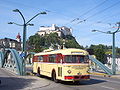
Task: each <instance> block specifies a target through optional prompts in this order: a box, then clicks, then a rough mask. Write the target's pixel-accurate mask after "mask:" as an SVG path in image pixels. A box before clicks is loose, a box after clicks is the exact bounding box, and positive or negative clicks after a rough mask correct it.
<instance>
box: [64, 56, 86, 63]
mask: <svg viewBox="0 0 120 90" xmlns="http://www.w3.org/2000/svg"><path fill="white" fill-rule="evenodd" d="M86 60H87V58H86V56H80V55H67V56H65V58H64V61H65V63H86Z"/></svg>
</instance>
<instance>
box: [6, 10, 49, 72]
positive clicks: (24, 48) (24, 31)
mask: <svg viewBox="0 0 120 90" xmlns="http://www.w3.org/2000/svg"><path fill="white" fill-rule="evenodd" d="M13 12H18V13H19V14H20V16H21V17H22V19H23V24H17V23H14V22H9V23H8V24H15V25H18V26H23V46H22V53H23V54H24V58H23V59H24V60H23V73H24V72H25V57H26V29H27V26H28V25H29V26H33V25H34V24H30V21H32V20H33V19H34V18H35V17H37V16H38V15H40V14H47V13H46V12H40V13H38V14H36V15H35V16H33V17H32V18H31V19H29V20H28V21H26V19H25V18H24V16H23V14H22V12H21V11H20V10H19V9H15V10H13Z"/></svg>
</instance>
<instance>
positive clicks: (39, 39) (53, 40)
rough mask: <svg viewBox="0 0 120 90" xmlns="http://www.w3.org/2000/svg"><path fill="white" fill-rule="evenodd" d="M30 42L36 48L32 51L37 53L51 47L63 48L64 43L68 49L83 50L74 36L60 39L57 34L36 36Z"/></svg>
mask: <svg viewBox="0 0 120 90" xmlns="http://www.w3.org/2000/svg"><path fill="white" fill-rule="evenodd" d="M28 42H29V44H30V45H31V46H32V47H34V48H33V49H34V50H33V49H32V51H35V52H40V51H42V50H44V49H46V48H49V47H50V46H51V45H53V46H54V48H56V47H57V45H60V46H62V45H63V43H65V47H66V48H83V47H82V46H80V45H79V44H78V43H77V41H76V39H75V38H74V37H73V36H71V35H67V36H64V37H59V36H58V34H57V33H50V34H48V35H45V36H40V35H38V34H35V35H33V36H30V37H29V39H28Z"/></svg>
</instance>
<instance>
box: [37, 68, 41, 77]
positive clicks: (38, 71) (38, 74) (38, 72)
mask: <svg viewBox="0 0 120 90" xmlns="http://www.w3.org/2000/svg"><path fill="white" fill-rule="evenodd" d="M37 76H40V67H38V69H37Z"/></svg>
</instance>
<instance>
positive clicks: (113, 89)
mask: <svg viewBox="0 0 120 90" xmlns="http://www.w3.org/2000/svg"><path fill="white" fill-rule="evenodd" d="M101 87H103V88H106V89H110V90H115V88H112V87H107V86H101Z"/></svg>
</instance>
